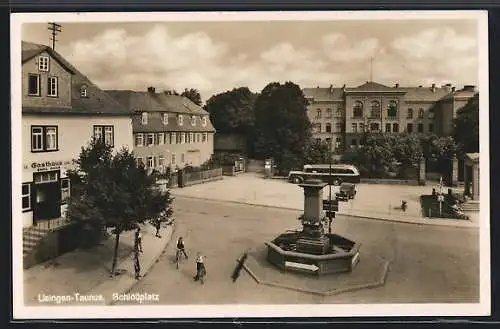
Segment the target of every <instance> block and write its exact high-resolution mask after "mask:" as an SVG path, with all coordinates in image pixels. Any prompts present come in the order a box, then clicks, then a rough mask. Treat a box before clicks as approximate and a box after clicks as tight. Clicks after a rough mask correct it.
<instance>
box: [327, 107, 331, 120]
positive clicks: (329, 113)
mask: <svg viewBox="0 0 500 329" xmlns="http://www.w3.org/2000/svg"><path fill="white" fill-rule="evenodd" d="M326 118H327V119H331V118H332V109H327V110H326Z"/></svg>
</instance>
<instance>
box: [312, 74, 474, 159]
mask: <svg viewBox="0 0 500 329" xmlns="http://www.w3.org/2000/svg"><path fill="white" fill-rule="evenodd" d="M303 92H304V96H305V97H306V98H307V99H308V101H309V105H308V116H309V119H310V120H311V123H312V125H313V138H316V139H318V140H325V141H326V142H328V143H331V145H332V149H334V150H336V152H337V153H342V152H343V151H344V150H345V149H346V148H348V147H355V146H358V145H360V142H361V140H362V136H363V134H364V133H366V132H370V133H420V134H427V133H435V134H436V135H438V136H447V135H450V134H451V133H452V129H453V119H454V118H455V117H456V113H457V110H458V109H460V108H461V107H463V106H464V105H465V104H466V103H467V101H468V100H469V99H470V98H472V97H473V96H474V94H475V93H477V90H476V88H475V86H471V85H468V86H465V87H464V88H463V89H461V90H456V89H455V87H452V86H451V85H450V84H447V85H444V86H441V87H437V86H436V85H435V84H433V85H431V86H429V87H424V86H419V87H401V86H399V84H396V85H394V87H389V86H385V85H382V84H379V83H376V82H366V83H364V84H362V85H360V86H358V87H355V88H347V87H346V86H345V85H344V86H342V87H340V88H335V87H333V86H330V87H329V88H319V87H317V88H305V89H304V90H303Z"/></svg>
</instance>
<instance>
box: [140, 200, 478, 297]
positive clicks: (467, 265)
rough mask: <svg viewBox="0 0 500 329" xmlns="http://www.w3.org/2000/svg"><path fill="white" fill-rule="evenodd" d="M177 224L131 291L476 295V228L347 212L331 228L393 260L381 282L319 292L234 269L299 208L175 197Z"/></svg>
mask: <svg viewBox="0 0 500 329" xmlns="http://www.w3.org/2000/svg"><path fill="white" fill-rule="evenodd" d="M175 211H176V218H177V222H176V231H175V232H174V234H173V240H172V243H171V244H170V245H169V247H168V248H167V252H166V253H165V256H164V257H163V258H162V259H160V261H159V263H158V264H156V265H155V267H154V268H153V270H152V271H151V272H150V274H149V275H148V276H147V277H145V278H144V279H142V280H141V282H140V283H138V284H137V285H136V286H135V287H134V288H133V290H132V292H139V293H144V292H146V293H159V294H160V303H162V304H227V303H230V304H235V303H238V304H290V303H313V304H314V303H410V302H413V303H419V302H435V303H448V302H478V298H479V257H478V255H479V234H478V230H477V229H470V228H451V227H436V226H419V225H413V224H401V223H390V222H381V221H374V220H369V219H352V218H350V219H347V218H345V217H344V218H342V217H341V216H339V218H338V219H337V222H336V223H335V226H334V230H335V231H337V232H338V233H340V234H342V235H345V236H346V237H350V238H353V239H355V240H358V241H360V242H362V244H363V245H362V247H361V248H362V249H361V250H362V251H363V250H366V251H369V252H370V253H373V254H377V255H380V256H382V257H384V258H386V259H388V260H390V261H392V265H391V268H390V272H389V275H388V277H387V283H386V285H385V286H383V287H379V288H375V289H370V290H360V291H357V292H351V293H345V294H341V295H337V296H330V297H322V296H314V295H310V294H306V293H300V292H294V291H289V290H283V289H279V288H271V287H267V286H262V285H258V284H257V283H255V281H253V279H252V278H251V277H250V276H249V275H248V274H247V273H246V272H243V273H242V275H241V276H240V278H239V280H238V281H237V282H236V283H232V282H231V280H230V275H231V272H232V269H233V268H234V265H235V260H236V258H237V257H238V256H239V255H241V254H242V253H243V252H244V251H245V250H247V249H248V248H253V247H256V246H260V245H262V244H263V243H264V241H268V240H270V239H272V238H273V237H275V236H276V235H277V234H279V233H281V232H283V231H284V230H285V229H292V228H295V227H298V226H299V222H298V221H297V220H296V219H295V218H296V217H297V216H298V215H299V213H298V212H294V211H290V210H284V209H274V208H265V207H255V206H242V205H237V204H231V203H225V202H218V201H202V200H192V199H185V198H182V197H178V198H177V199H176V201H175ZM179 236H183V237H184V239H185V240H186V245H187V248H188V252H189V253H190V255H191V257H190V259H189V260H188V261H187V262H186V263H184V264H183V267H182V268H181V269H180V270H176V269H175V265H174V264H173V263H172V261H173V257H174V256H173V255H174V253H175V244H174V243H173V241H174V240H175V239H176V238H177V237H179ZM197 251H203V253H204V254H205V255H206V256H207V261H206V263H207V272H208V276H207V281H206V283H205V284H204V285H203V286H201V285H200V284H199V283H197V282H193V280H192V276H193V274H194V269H195V264H194V256H195V255H196V252H197Z"/></svg>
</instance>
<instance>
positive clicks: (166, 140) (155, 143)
mask: <svg viewBox="0 0 500 329" xmlns="http://www.w3.org/2000/svg"><path fill="white" fill-rule="evenodd" d="M107 93H108V95H110V96H111V97H113V98H114V99H115V100H117V101H118V102H120V103H121V104H122V105H124V106H125V107H126V108H127V109H128V110H129V112H130V113H131V115H132V125H133V134H134V155H135V156H136V157H137V161H138V162H139V163H144V165H145V166H146V167H147V168H149V169H150V170H152V169H156V170H158V171H160V172H164V171H165V170H166V168H171V169H172V170H174V169H181V168H183V167H185V166H186V165H190V166H200V165H201V164H203V163H204V162H206V161H207V160H209V159H210V157H211V156H212V154H213V152H214V133H215V129H214V127H213V125H212V123H211V122H210V118H209V115H208V112H206V111H205V110H203V108H201V107H200V106H198V105H196V104H194V103H193V102H192V101H190V100H189V99H188V98H186V97H182V96H179V95H174V94H173V93H171V92H168V91H163V92H156V91H155V88H153V87H149V88H148V90H147V91H144V92H139V91H128V90H109V91H107Z"/></svg>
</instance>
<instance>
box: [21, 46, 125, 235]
mask: <svg viewBox="0 0 500 329" xmlns="http://www.w3.org/2000/svg"><path fill="white" fill-rule="evenodd" d="M92 137H94V138H97V139H98V140H102V141H103V142H105V143H109V144H111V145H113V146H114V147H115V149H117V148H120V147H123V146H125V147H128V148H132V141H133V138H132V124H131V118H130V115H129V113H128V111H126V109H125V108H124V107H123V106H122V105H120V104H119V103H118V102H116V101H115V100H113V99H112V98H111V97H109V96H108V95H107V94H106V93H105V92H103V91H102V90H100V89H99V88H98V87H97V86H96V85H94V84H93V83H92V82H91V81H90V80H88V79H87V78H86V77H85V76H84V75H83V74H81V73H80V72H79V71H78V70H77V69H76V68H75V67H73V66H72V65H71V64H70V63H69V62H67V61H66V60H65V59H64V58H63V57H62V56H61V55H59V54H58V53H57V52H55V51H53V50H52V49H51V48H49V47H47V46H43V45H38V44H32V43H27V42H23V43H22V137H21V144H22V159H23V170H22V175H23V176H22V212H23V226H24V227H30V226H32V225H36V224H37V223H38V222H40V221H43V220H48V219H54V218H59V217H64V215H65V210H66V200H67V198H68V197H69V196H70V187H71V186H70V181H69V179H68V178H67V176H66V170H67V169H71V168H74V163H73V161H74V160H75V159H76V158H78V156H79V154H80V151H81V147H82V146H84V145H86V144H87V143H89V142H90V141H91V139H92Z"/></svg>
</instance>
